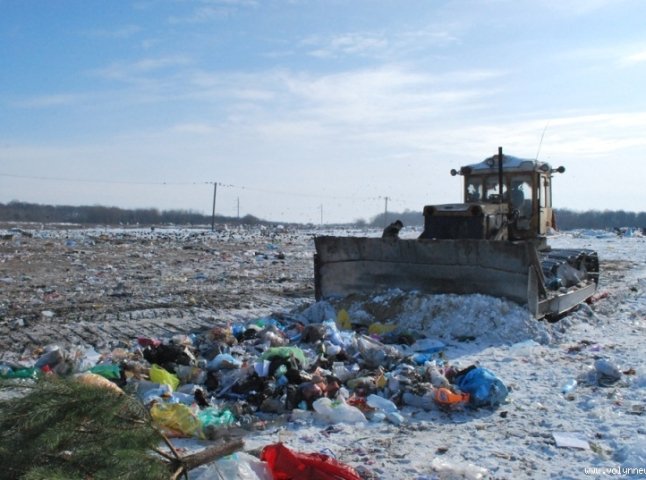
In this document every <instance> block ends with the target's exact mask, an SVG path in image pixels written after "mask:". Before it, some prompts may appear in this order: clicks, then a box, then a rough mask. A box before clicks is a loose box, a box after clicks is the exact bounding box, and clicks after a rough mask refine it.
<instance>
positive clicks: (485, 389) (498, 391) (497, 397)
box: [455, 367, 509, 407]
mask: <svg viewBox="0 0 646 480" xmlns="http://www.w3.org/2000/svg"><path fill="white" fill-rule="evenodd" d="M455 384H456V385H457V386H458V388H459V389H460V390H461V391H462V392H466V393H468V394H469V395H470V396H471V398H470V400H469V404H470V405H471V406H473V407H483V406H491V407H493V406H496V405H499V404H501V403H502V402H504V401H505V399H506V398H507V394H508V393H509V391H508V390H507V387H506V386H505V384H504V383H502V381H501V380H500V379H499V378H498V377H496V375H495V374H494V373H493V372H492V371H491V370H488V369H486V368H483V367H475V368H472V369H470V370H469V371H467V372H466V373H464V374H463V375H460V376H458V377H457V378H456V379H455Z"/></svg>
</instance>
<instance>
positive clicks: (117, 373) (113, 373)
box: [90, 365, 121, 380]
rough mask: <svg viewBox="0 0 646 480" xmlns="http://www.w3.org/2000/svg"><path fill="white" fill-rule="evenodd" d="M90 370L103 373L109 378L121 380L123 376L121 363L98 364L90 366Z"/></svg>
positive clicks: (102, 374)
mask: <svg viewBox="0 0 646 480" xmlns="http://www.w3.org/2000/svg"><path fill="white" fill-rule="evenodd" d="M90 372H91V373H96V374H97V375H101V376H102V377H103V378H107V379H108V380H119V379H120V378H121V369H120V368H119V365H96V366H94V367H92V368H90Z"/></svg>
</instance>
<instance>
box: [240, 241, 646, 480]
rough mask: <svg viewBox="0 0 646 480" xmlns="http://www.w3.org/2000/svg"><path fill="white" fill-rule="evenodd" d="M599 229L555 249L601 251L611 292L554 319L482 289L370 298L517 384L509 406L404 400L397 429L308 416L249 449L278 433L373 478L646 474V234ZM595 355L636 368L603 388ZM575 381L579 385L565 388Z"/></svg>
mask: <svg viewBox="0 0 646 480" xmlns="http://www.w3.org/2000/svg"><path fill="white" fill-rule="evenodd" d="M598 236H599V238H597V234H595V233H593V234H590V233H580V232H573V233H565V234H561V235H559V236H557V237H554V238H551V239H550V243H551V245H553V246H554V247H577V248H591V249H595V250H597V251H598V253H599V256H600V259H601V265H602V267H601V271H602V276H601V280H600V285H599V290H598V291H599V293H600V294H602V295H600V296H601V297H603V296H604V295H606V294H607V297H605V298H601V299H600V300H599V301H598V302H597V303H593V304H592V305H582V306H581V307H580V308H579V309H578V310H577V311H576V312H573V313H571V314H570V315H568V316H567V317H565V318H563V319H562V320H561V321H559V322H557V323H554V324H549V323H546V322H537V321H535V320H532V319H531V318H530V317H529V316H528V315H527V314H526V312H524V310H523V309H521V308H520V307H518V306H516V305H514V304H510V303H507V302H505V301H502V300H499V299H493V298H488V297H484V296H481V295H471V296H463V297H457V296H452V295H438V296H420V295H408V296H405V295H404V296H402V295H400V294H398V293H396V292H395V293H394V294H392V296H391V297H390V298H389V297H380V298H377V299H373V300H375V301H376V302H385V303H389V302H390V303H392V302H400V301H403V302H404V303H405V305H404V307H403V308H402V309H401V310H400V311H399V316H398V317H397V318H396V319H395V320H397V321H398V322H400V323H402V324H406V325H409V326H413V325H418V324H421V330H422V331H423V332H424V333H425V334H427V335H429V336H430V337H437V338H441V339H443V340H444V341H445V343H446V344H447V348H446V350H445V356H446V358H447V359H448V361H449V362H451V363H457V364H459V365H460V366H462V367H464V366H468V365H471V364H475V363H477V364H480V365H482V366H485V367H487V368H489V369H490V370H492V371H494V372H495V373H496V374H497V375H498V376H499V378H501V379H502V380H503V381H504V382H505V384H506V385H507V386H508V387H510V389H511V392H510V395H509V397H508V399H507V402H506V403H505V404H504V405H501V406H499V407H498V408H496V409H488V408H482V409H479V410H463V411H456V412H449V413H447V412H444V411H440V410H438V409H436V408H434V409H431V410H430V411H424V410H423V409H420V408H413V407H404V408H403V409H402V413H403V414H404V416H405V418H406V422H405V423H404V424H402V425H400V426H395V425H392V424H389V423H377V424H368V425H367V426H357V425H346V424H337V425H334V426H326V425H323V424H320V423H317V422H316V421H314V420H312V419H310V418H309V417H308V415H307V414H305V415H304V417H305V418H303V415H301V416H300V417H299V418H298V419H296V420H295V421H293V422H291V423H287V424H286V425H285V426H283V427H280V428H278V429H275V430H273V431H268V432H265V433H263V434H261V435H258V436H255V437H254V438H251V439H249V441H248V447H247V448H248V449H251V450H253V449H255V448H260V447H261V446H262V445H264V444H267V443H270V442H275V441H278V440H279V439H280V440H281V441H283V442H285V443H286V444H287V445H288V446H289V447H291V448H293V449H295V450H298V451H308V452H313V451H328V450H331V451H332V452H333V453H334V454H335V455H336V456H337V458H338V459H339V460H340V461H342V462H346V463H348V464H350V465H353V466H355V467H357V468H360V469H361V471H362V472H364V475H366V476H373V477H374V478H384V479H390V478H397V479H399V478H401V479H427V478H481V477H486V478H510V479H511V478H572V479H575V478H603V477H604V474H603V472H604V470H603V469H604V468H605V469H606V470H605V472H607V473H608V474H613V473H617V472H618V473H629V474H630V473H632V474H635V475H633V476H635V477H636V478H638V477H640V476H641V477H644V476H646V475H645V474H646V471H645V470H644V469H645V468H646V421H645V420H644V412H645V410H646V355H645V349H644V334H645V333H646V297H645V296H644V291H645V289H646V239H644V238H643V237H635V238H618V237H616V236H606V235H603V234H601V233H599V235H598ZM360 310H361V309H360V307H357V309H356V311H355V313H358V312H360ZM350 313H351V316H352V308H351V309H350ZM381 320H382V321H383V320H384V319H381ZM469 337H475V338H473V339H471V338H469ZM459 338H462V339H463V341H459V340H458V339H459ZM598 359H606V360H608V361H609V362H611V363H612V364H614V365H616V366H617V367H618V368H619V369H620V370H621V371H623V372H627V373H625V374H623V375H622V379H621V380H620V382H618V383H617V384H615V385H612V386H609V387H601V386H599V385H598V384H597V382H596V381H595V377H594V364H595V361H596V360H598ZM571 379H576V380H577V381H578V385H577V387H576V388H575V389H574V390H573V391H572V392H571V393H570V394H568V395H564V394H563V393H562V392H561V390H562V388H563V386H564V385H565V384H566V383H567V382H568V381H569V380H571ZM559 434H562V435H565V436H566V437H565V438H567V437H568V436H572V437H574V438H576V439H579V440H583V443H582V445H583V446H585V448H568V447H559V446H557V444H556V441H555V435H557V436H558V435H559ZM594 468H596V469H597V470H594ZM640 468H641V469H642V470H641V475H640V474H639V472H640V471H639V470H638V469H640ZM586 469H587V470H586ZM485 472H486V473H485ZM628 476H630V475H628Z"/></svg>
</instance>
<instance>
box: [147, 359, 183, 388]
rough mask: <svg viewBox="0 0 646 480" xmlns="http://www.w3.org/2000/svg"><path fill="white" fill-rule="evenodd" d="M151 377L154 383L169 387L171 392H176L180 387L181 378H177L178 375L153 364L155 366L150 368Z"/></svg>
mask: <svg viewBox="0 0 646 480" xmlns="http://www.w3.org/2000/svg"><path fill="white" fill-rule="evenodd" d="M149 376H150V380H151V381H152V382H155V383H159V384H162V385H168V386H169V387H170V388H171V390H175V389H176V388H177V386H178V385H179V378H177V376H176V375H173V374H172V373H170V372H168V371H167V370H164V369H163V368H162V367H160V366H159V365H157V364H153V366H152V367H150V373H149Z"/></svg>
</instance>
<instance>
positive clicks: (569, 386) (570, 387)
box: [561, 378, 577, 395]
mask: <svg viewBox="0 0 646 480" xmlns="http://www.w3.org/2000/svg"><path fill="white" fill-rule="evenodd" d="M576 386H577V381H576V380H575V379H573V378H571V379H570V380H568V381H567V382H565V384H564V385H563V387H562V388H561V393H562V394H563V395H568V394H570V393H572V392H573V391H574V389H575V388H576Z"/></svg>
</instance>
